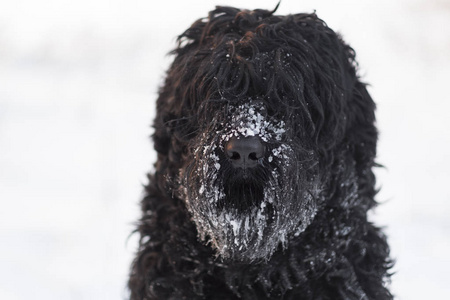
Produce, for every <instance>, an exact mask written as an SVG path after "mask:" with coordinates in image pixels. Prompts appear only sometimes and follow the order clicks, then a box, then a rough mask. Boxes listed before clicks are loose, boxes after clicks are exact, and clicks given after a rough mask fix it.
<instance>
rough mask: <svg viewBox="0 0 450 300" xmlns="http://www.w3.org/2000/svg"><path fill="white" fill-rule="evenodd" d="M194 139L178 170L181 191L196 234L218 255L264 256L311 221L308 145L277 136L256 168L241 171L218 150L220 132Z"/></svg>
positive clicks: (313, 184)
mask: <svg viewBox="0 0 450 300" xmlns="http://www.w3.org/2000/svg"><path fill="white" fill-rule="evenodd" d="M266 125H267V122H266ZM272 131H274V130H272ZM275 131H276V130H275ZM278 132H280V131H279V130H278ZM216 136H217V135H216ZM224 136H227V135H224ZM264 138H265V139H266V140H269V139H270V137H268V136H265V137H264ZM277 139H278V140H279V138H277ZM197 144H198V145H202V146H200V147H198V148H197V149H196V150H195V154H196V157H195V159H194V160H193V162H192V163H191V164H190V165H189V166H188V167H187V168H186V169H184V172H183V171H182V172H183V173H182V174H180V178H181V189H180V192H181V197H182V198H183V199H184V200H185V202H186V206H187V208H188V210H189V212H190V213H191V215H192V220H193V221H194V223H195V225H196V228H197V231H198V235H199V238H200V240H202V241H203V242H205V243H210V244H211V246H212V247H213V248H215V249H216V252H217V254H218V256H220V257H221V258H222V259H224V260H234V261H240V262H254V261H261V260H268V259H270V257H271V256H272V254H273V253H274V252H275V251H276V250H277V249H278V248H279V246H281V247H282V248H283V249H285V248H286V247H287V245H288V241H289V239H290V238H292V237H293V236H298V235H299V234H300V233H302V232H303V231H304V230H305V229H306V227H307V226H308V225H309V224H310V223H311V221H312V220H313V218H314V216H315V213H316V211H317V202H318V201H317V198H318V196H319V188H318V178H317V176H315V174H314V171H313V169H314V163H312V162H313V159H312V157H313V153H312V152H311V151H305V150H303V151H298V149H297V148H296V151H294V149H293V148H294V147H291V146H290V145H288V144H283V143H280V142H278V143H276V144H274V146H273V147H272V148H271V149H270V151H268V152H269V153H270V154H268V155H266V156H265V157H264V158H263V159H262V160H261V161H260V162H259V165H258V166H257V167H256V168H254V169H249V170H246V171H244V170H242V169H241V170H234V169H232V167H231V166H230V165H229V163H227V161H226V158H225V157H223V155H221V153H223V150H222V149H221V148H220V146H219V145H221V144H223V138H222V139H221V138H215V140H214V138H213V140H208V135H204V136H203V137H202V138H201V141H198V143H197ZM205 145H207V146H205ZM305 162H306V163H305ZM308 164H309V166H308Z"/></svg>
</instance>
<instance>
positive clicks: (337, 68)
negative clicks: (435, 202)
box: [129, 7, 392, 300]
mask: <svg viewBox="0 0 450 300" xmlns="http://www.w3.org/2000/svg"><path fill="white" fill-rule="evenodd" d="M178 41H179V45H178V47H177V49H176V50H174V51H173V54H174V55H175V59H174V62H173V64H172V66H171V67H170V69H169V71H168V72H167V77H166V80H165V83H164V85H163V86H162V88H161V90H160V93H159V98H158V100H157V115H156V119H155V122H154V128H155V132H154V135H153V140H154V146H155V150H156V151H157V153H158V160H157V162H156V164H155V171H154V172H153V173H152V174H150V175H149V184H148V185H147V187H146V195H145V197H144V199H143V200H142V213H143V215H142V218H141V220H140V221H139V224H138V229H137V231H138V232H139V234H140V243H139V250H138V253H137V256H136V258H135V260H134V262H133V265H132V270H131V275H130V280H129V288H130V290H131V299H135V300H137V299H165V300H167V299H334V300H336V299H359V300H361V299H392V296H391V294H390V293H389V291H388V290H387V288H386V281H388V277H389V275H388V273H387V271H388V269H389V268H390V265H391V262H390V260H389V249H388V245H387V243H386V238H385V236H384V235H383V234H382V233H381V232H380V230H379V229H378V228H377V227H375V226H374V225H373V224H371V223H370V222H369V221H368V220H367V212H368V210H370V209H372V208H374V207H375V206H376V202H375V200H374V196H375V194H376V191H375V188H374V186H375V177H374V174H373V172H372V168H373V167H374V166H376V164H375V162H374V159H375V155H376V142H377V130H376V128H375V125H374V123H375V115H374V110H375V104H374V102H373V101H372V99H371V97H370V95H369V94H368V92H367V90H366V86H365V84H364V83H362V82H361V81H360V79H359V77H358V76H357V63H356V62H355V52H354V51H353V49H352V48H350V47H349V46H348V45H347V44H345V43H344V42H343V41H342V39H341V37H340V36H339V35H337V34H336V33H335V32H334V31H332V30H331V29H330V28H328V27H327V25H326V24H325V23H324V22H323V21H322V20H321V19H319V18H318V17H317V16H316V15H315V14H296V15H288V16H277V15H274V11H266V10H254V11H247V10H239V9H236V8H232V7H217V8H216V9H215V10H214V11H211V12H210V13H209V17H208V18H206V19H200V20H198V21H197V22H195V23H194V24H193V25H192V26H191V27H190V28H189V29H188V30H186V31H185V32H184V33H183V34H182V35H180V36H179V39H178ZM255 136H256V139H258V141H261V145H262V147H263V148H262V149H264V152H263V154H262V157H258V158H257V159H256V158H255V165H256V166H255V167H254V168H251V169H248V170H242V168H235V167H233V164H232V161H231V159H232V157H230V156H227V154H226V152H225V146H226V145H228V144H229V143H230V141H232V140H233V139H239V138H248V137H255Z"/></svg>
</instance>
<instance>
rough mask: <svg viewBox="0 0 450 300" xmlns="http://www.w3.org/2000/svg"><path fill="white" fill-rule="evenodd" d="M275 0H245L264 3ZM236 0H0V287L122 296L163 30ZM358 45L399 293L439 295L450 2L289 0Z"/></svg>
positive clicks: (168, 40)
mask: <svg viewBox="0 0 450 300" xmlns="http://www.w3.org/2000/svg"><path fill="white" fill-rule="evenodd" d="M276 2H277V0H271V1H262V0H259V1H258V0H252V1H250V0H248V1H245V3H246V4H245V5H246V6H247V7H248V8H256V7H261V8H269V9H270V8H273V7H274V6H275V5H276ZM224 3H225V4H227V5H233V6H241V5H242V4H241V3H242V1H241V0H227V1H204V0H203V1H201V0H195V1H194V0H191V1H173V0H167V1H161V3H159V2H158V3H156V2H151V1H144V0H134V1H125V0H115V1H106V0H99V1H90V0H79V1H69V0H45V1H32V0H14V1H8V2H7V1H3V2H1V3H0V201H1V209H0V299H11V300H13V299H21V300H22V299H58V300H59V299H108V300H109V299H122V298H124V297H125V295H126V293H125V283H126V278H127V272H128V266H129V263H130V260H131V257H132V254H133V251H134V249H135V246H136V238H135V237H131V238H130V239H129V240H127V239H128V237H129V234H130V232H131V231H132V230H133V225H132V224H133V222H134V220H136V219H137V217H138V215H139V213H138V205H137V203H138V201H139V199H140V196H141V190H142V187H141V186H142V184H143V183H145V173H146V172H147V171H148V170H149V169H150V168H151V165H152V162H153V161H154V153H153V150H152V148H151V145H150V143H149V141H148V136H149V135H150V134H151V129H150V127H149V125H150V123H151V120H152V119H153V115H154V100H155V95H156V87H157V86H158V84H159V82H160V81H161V78H162V76H163V73H164V70H165V69H166V67H167V65H168V63H169V59H168V58H167V57H165V54H166V53H167V52H168V51H169V50H170V49H171V48H172V47H173V46H174V37H175V36H176V35H177V34H179V33H181V32H182V31H183V30H184V29H185V28H186V27H187V26H188V25H189V24H190V23H191V22H193V21H194V20H195V19H197V18H199V17H202V16H204V15H206V12H207V11H209V10H210V9H212V8H213V7H214V5H216V4H224ZM313 9H316V10H317V13H318V14H319V16H320V17H322V18H323V19H325V20H326V21H327V23H328V24H329V25H330V26H331V27H332V28H334V29H335V30H337V31H340V32H341V33H342V34H343V35H344V37H345V39H346V40H347V41H348V42H349V43H350V44H351V45H352V46H353V47H354V48H355V49H356V50H357V54H358V57H359V62H360V64H361V66H362V73H363V74H364V77H365V79H366V81H368V82H370V83H371V88H370V91H371V93H372V95H373V97H374V99H375V100H376V102H377V104H378V125H379V129H380V134H381V135H380V142H379V155H378V157H379V158H378V161H379V162H380V163H382V164H384V165H385V166H386V168H385V169H380V170H378V171H377V174H378V178H379V182H380V186H381V187H382V189H381V192H380V194H379V196H378V199H379V200H380V201H381V202H383V203H384V204H383V205H381V206H380V207H379V208H378V209H377V211H376V213H375V214H374V215H373V216H372V219H373V220H374V221H375V222H376V223H377V224H380V225H383V226H387V228H386V231H387V233H388V234H389V237H390V243H391V246H392V253H393V256H394V257H395V258H396V259H397V265H396V267H395V271H396V272H397V273H396V275H395V276H394V277H393V284H392V289H393V292H394V293H395V294H396V295H397V298H398V299H405V300H406V299H409V300H414V299H446V298H448V299H450V285H449V284H448V281H449V279H450V276H449V273H450V272H449V271H448V270H450V234H449V232H450V219H449V218H448V216H449V215H450V192H449V188H448V184H449V183H450V172H449V171H448V170H449V169H450V134H449V133H448V130H449V128H450V121H449V119H448V115H449V110H450V101H449V100H450V99H449V96H448V85H449V80H450V2H449V1H448V0H447V1H446V0H432V1H430V0H427V1H425V0H412V1H411V0H402V1H388V0H377V1H375V0H371V1H369V0H366V1H358V0H354V1H350V0H347V1H332V0H329V1H317V0H316V1H312V0H309V1H294V0H283V1H282V3H281V6H280V9H279V11H278V12H279V13H280V14H285V13H296V12H304V11H307V12H312V11H313Z"/></svg>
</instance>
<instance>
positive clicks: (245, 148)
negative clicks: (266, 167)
mask: <svg viewBox="0 0 450 300" xmlns="http://www.w3.org/2000/svg"><path fill="white" fill-rule="evenodd" d="M225 153H226V155H227V157H228V158H229V159H230V161H231V163H232V164H233V166H234V167H235V168H243V169H245V168H253V167H255V166H257V165H258V160H259V159H261V158H263V157H264V145H263V144H262V143H261V140H260V139H259V137H257V136H249V137H240V138H236V137H233V138H231V139H230V140H229V141H228V142H227V144H226V145H225Z"/></svg>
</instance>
